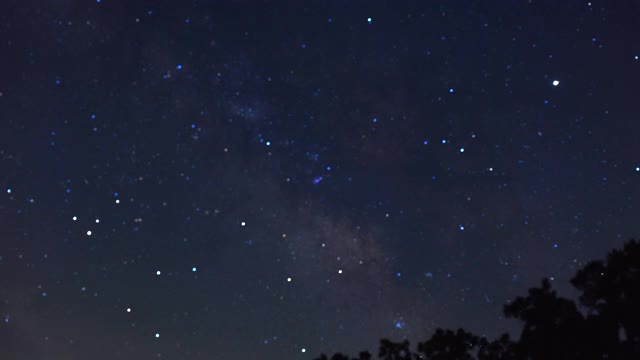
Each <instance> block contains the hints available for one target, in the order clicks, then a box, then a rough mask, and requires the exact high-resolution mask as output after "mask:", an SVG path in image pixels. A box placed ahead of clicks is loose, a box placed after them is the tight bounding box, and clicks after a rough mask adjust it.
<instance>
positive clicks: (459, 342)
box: [418, 329, 480, 360]
mask: <svg viewBox="0 0 640 360" xmlns="http://www.w3.org/2000/svg"><path fill="white" fill-rule="evenodd" d="M478 345H480V338H478V337H477V336H475V335H473V334H471V333H469V332H466V331H464V330H463V329H458V331H456V332H454V331H452V330H443V329H437V330H436V332H435V334H433V336H431V339H429V340H427V341H425V342H423V343H419V344H418V356H419V357H420V356H421V357H420V358H424V359H432V360H473V359H475V357H474V356H473V355H472V354H471V353H470V351H473V350H474V349H475V348H477V347H478Z"/></svg>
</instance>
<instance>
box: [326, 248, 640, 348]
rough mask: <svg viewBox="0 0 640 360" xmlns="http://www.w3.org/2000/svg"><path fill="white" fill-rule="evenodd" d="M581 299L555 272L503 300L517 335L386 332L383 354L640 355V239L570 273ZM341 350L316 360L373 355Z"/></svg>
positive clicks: (459, 330)
mask: <svg viewBox="0 0 640 360" xmlns="http://www.w3.org/2000/svg"><path fill="white" fill-rule="evenodd" d="M571 284H572V285H573V286H574V287H575V288H576V289H577V290H578V291H579V292H580V296H579V297H578V302H577V303H576V302H575V301H573V300H570V299H566V298H563V297H560V296H558V295H557V293H556V291H555V290H553V289H552V287H551V283H550V282H549V280H548V279H543V280H542V283H541V285H540V286H539V287H532V288H530V289H529V290H528V294H527V295H526V296H519V297H517V298H516V299H515V300H513V301H511V302H509V303H507V304H505V305H504V307H503V313H504V315H505V316H506V317H508V318H512V319H517V320H519V321H520V322H521V323H522V330H521V332H520V336H519V338H517V339H512V338H511V336H510V335H509V334H508V333H504V334H502V335H501V336H499V337H498V338H497V339H494V340H489V339H487V338H485V337H481V336H478V335H475V334H473V333H471V332H469V331H467V330H465V329H462V328H460V329H457V330H449V329H441V328H438V329H437V330H436V331H435V333H434V334H433V335H432V336H431V338H429V339H427V340H425V341H423V342H419V343H418V344H417V346H416V348H414V349H412V348H411V346H410V343H409V341H408V340H404V341H400V342H393V341H391V340H389V339H386V338H384V339H382V340H380V346H379V350H378V359H381V360H574V359H575V360H578V359H580V360H592V359H593V360H595V359H599V360H602V359H616V360H617V359H624V360H627V359H629V360H640V242H639V241H637V240H634V239H631V240H628V241H627V242H625V243H624V245H623V247H622V249H613V250H611V251H610V252H609V253H608V255H607V257H606V259H604V260H594V261H590V262H589V263H587V264H586V265H585V266H584V267H583V268H581V269H580V270H578V272H577V273H576V274H575V275H574V277H573V278H572V279H571ZM371 359H373V355H372V354H371V353H370V352H369V351H362V352H360V353H359V354H358V356H356V357H351V356H348V355H345V354H342V353H335V354H333V355H332V356H330V357H329V356H327V355H325V354H322V355H320V356H319V357H317V358H315V359H314V360H371Z"/></svg>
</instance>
